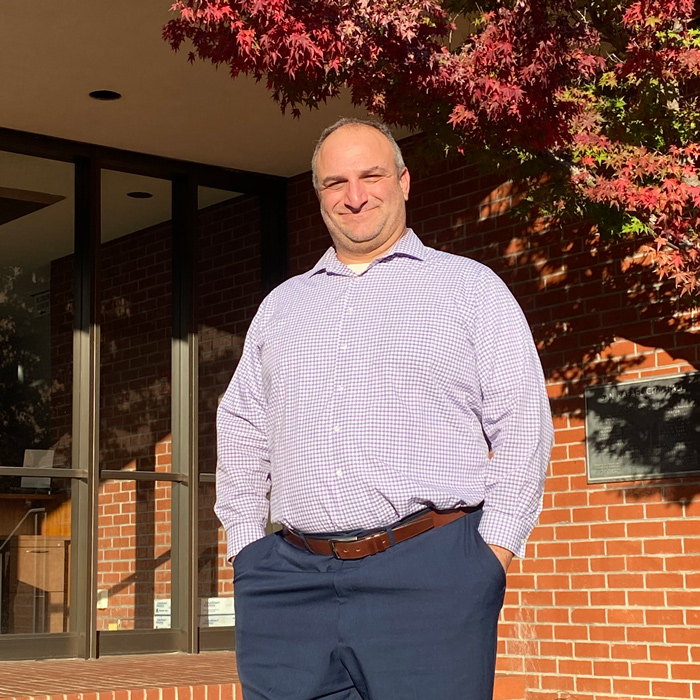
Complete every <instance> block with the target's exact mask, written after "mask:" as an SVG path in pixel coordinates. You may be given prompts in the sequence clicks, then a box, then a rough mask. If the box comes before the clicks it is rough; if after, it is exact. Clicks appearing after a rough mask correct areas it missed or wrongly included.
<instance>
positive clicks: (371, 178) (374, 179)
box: [363, 175, 382, 185]
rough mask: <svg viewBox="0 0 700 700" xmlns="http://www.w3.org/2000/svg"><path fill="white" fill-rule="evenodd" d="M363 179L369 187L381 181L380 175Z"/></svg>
mask: <svg viewBox="0 0 700 700" xmlns="http://www.w3.org/2000/svg"><path fill="white" fill-rule="evenodd" d="M363 179H364V181H365V182H367V183H369V184H370V185H371V184H373V183H375V182H379V181H380V180H381V179H382V175H367V176H366V177H364V178H363Z"/></svg>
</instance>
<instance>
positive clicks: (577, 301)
mask: <svg viewBox="0 0 700 700" xmlns="http://www.w3.org/2000/svg"><path fill="white" fill-rule="evenodd" d="M409 167H411V170H412V176H413V181H412V190H411V197H410V200H409V214H408V216H409V225H410V226H412V227H413V228H414V230H415V231H416V232H417V233H418V235H419V236H420V237H421V238H422V240H423V241H424V242H425V243H426V244H427V245H430V246H433V247H437V248H441V249H443V250H448V251H450V252H453V253H457V254H462V255H467V256H469V257H472V258H474V259H476V260H479V261H481V262H483V263H485V264H487V265H488V266H489V267H491V268H492V269H494V270H495V271H496V272H497V273H498V274H499V275H500V276H501V277H502V278H503V279H504V280H505V281H506V282H507V284H508V285H509V287H510V288H511V290H512V291H513V292H514V294H515V296H516V297H517V298H518V300H519V302H520V304H521V305H522V307H523V309H524V311H525V313H526V315H527V317H528V319H529V321H530V323H531V325H532V328H533V332H534V335H535V338H536V340H537V342H538V346H539V349H540V352H541V357H542V362H543V366H544V368H545V372H546V374H547V380H548V385H549V393H550V397H551V400H552V409H553V415H554V421H555V427H556V445H555V447H554V451H553V453H552V461H551V466H550V469H549V480H548V483H547V489H546V494H545V500H544V511H543V514H542V516H541V518H540V524H539V525H538V527H537V528H536V529H535V531H534V533H533V536H532V538H531V541H530V544H529V545H528V556H527V558H525V559H524V560H522V561H519V560H516V561H515V562H514V564H513V566H512V568H511V570H510V572H509V577H508V578H509V581H508V591H507V594H506V603H505V607H504V610H503V613H502V621H501V626H500V642H499V649H500V656H499V662H498V681H497V686H496V698H497V699H499V698H500V700H506V699H507V698H508V699H510V698H513V699H516V700H517V699H520V700H525V698H527V700H602V699H603V698H606V699H608V698H615V700H625V699H628V698H629V699H631V698H635V699H640V700H641V699H642V698H655V699H656V700H658V699H660V698H677V697H680V698H700V498H699V496H698V494H699V492H700V477H698V476H695V477H691V476H688V477H685V478H675V479H670V478H666V479H652V480H647V481H635V482H616V483H607V484H589V483H588V481H587V476H586V457H585V454H586V453H585V445H584V440H585V430H584V401H583V390H584V388H585V387H586V386H587V385H589V384H593V383H611V382H615V381H622V382H624V381H627V380H632V379H638V378H644V377H652V376H657V375H659V376H663V375H673V374H678V373H683V372H689V371H693V370H695V369H696V368H698V366H699V365H700V357H699V356H698V339H699V330H700V322H699V319H698V314H697V313H695V314H693V313H692V312H690V311H685V310H684V309H683V304H681V303H680V302H679V301H678V300H677V299H676V298H675V295H674V293H673V289H672V288H671V286H670V285H668V284H662V285H659V284H657V279H656V277H655V276H654V274H653V273H652V272H651V271H650V270H649V268H648V267H647V266H646V265H645V264H644V261H643V259H642V258H641V257H640V256H639V255H637V254H636V253H635V250H634V249H633V248H632V247H630V246H626V245H624V244H618V245H612V246H611V245H605V244H604V243H603V242H601V241H600V240H598V238H597V237H596V235H595V232H594V231H593V230H591V228H590V227H588V226H585V225H583V224H580V225H576V226H574V225H572V226H569V227H567V228H564V229H560V228H552V229H548V228H547V226H546V224H545V223H544V222H543V221H540V220H532V221H530V222H528V223H526V224H523V223H518V222H517V221H516V220H514V219H513V218H512V217H511V216H510V209H511V207H512V205H513V203H514V202H515V201H517V198H518V195H517V192H516V191H515V190H514V188H513V187H512V186H511V185H510V184H509V183H508V182H507V181H505V180H504V178H503V177H500V176H497V175H488V176H480V175H479V173H478V172H477V171H476V170H475V169H473V168H470V167H467V166H464V165H461V164H459V163H457V164H448V163H444V164H442V165H439V166H436V167H434V168H432V169H431V170H430V171H428V170H426V169H425V168H423V169H421V168H420V167H412V165H411V162H410V158H409ZM289 198H290V199H289V226H290V232H289V234H290V274H296V273H299V272H302V271H304V270H306V269H308V268H309V267H311V266H312V265H313V263H314V262H315V261H316V259H317V258H318V257H319V256H320V255H321V254H322V253H323V251H324V250H325V249H326V248H327V246H328V244H329V239H328V237H327V234H326V233H325V231H324V229H323V226H322V223H321V220H320V216H319V214H318V203H317V201H316V198H315V195H314V193H313V190H312V188H311V184H310V176H309V175H308V174H305V175H303V176H299V177H297V178H294V179H292V180H291V181H290V186H289Z"/></svg>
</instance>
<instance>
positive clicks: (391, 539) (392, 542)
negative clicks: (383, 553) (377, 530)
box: [386, 527, 396, 547]
mask: <svg viewBox="0 0 700 700" xmlns="http://www.w3.org/2000/svg"><path fill="white" fill-rule="evenodd" d="M386 534H387V535H388V536H389V545H390V546H391V547H393V546H394V545H395V544H396V540H395V539H394V530H393V529H392V528H391V527H388V528H387V529H386Z"/></svg>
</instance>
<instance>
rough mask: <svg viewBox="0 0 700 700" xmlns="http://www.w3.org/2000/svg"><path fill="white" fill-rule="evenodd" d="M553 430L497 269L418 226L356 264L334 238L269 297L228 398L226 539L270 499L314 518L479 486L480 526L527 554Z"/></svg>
mask: <svg viewBox="0 0 700 700" xmlns="http://www.w3.org/2000/svg"><path fill="white" fill-rule="evenodd" d="M552 433H553V430H552V420H551V414H550V409H549V404H548V401H547V396H546V392H545V386H544V379H543V374H542V368H541V366H540V362H539V359H538V357H537V352H536V349H535V346H534V343H533V341H532V336H531V333H530V329H529V327H528V324H527V322H526V320H525V318H524V316H523V314H522V311H521V310H520V307H519V306H518V304H517V302H516V301H515V299H514V298H513V296H512V295H511V294H510V292H509V291H508V289H507V288H506V286H505V285H504V284H503V282H502V281H501V280H500V279H499V278H498V277H497V276H496V275H495V274H494V273H493V272H491V271H490V270H489V269H488V268H487V267H485V266H483V265H481V264H479V263H477V262H474V261H473V260H469V259H467V258H463V257H460V256H456V255H450V254H449V253H444V252H440V251H437V250H434V249H432V248H427V247H425V246H424V245H423V244H422V243H421V242H420V240H419V239H418V237H417V236H416V235H415V234H414V233H413V231H411V230H410V229H409V230H408V231H407V233H406V235H404V236H403V238H401V239H400V240H399V241H398V242H397V244H396V245H395V246H394V248H393V249H392V250H391V251H389V252H388V253H387V254H386V255H384V256H383V257H381V258H377V259H376V260H374V261H373V262H372V264H371V265H370V266H369V267H368V268H367V269H366V270H365V271H364V272H363V273H362V274H360V275H356V274H355V273H353V272H352V271H351V270H350V269H349V268H348V267H346V266H345V265H344V264H343V263H341V262H339V261H338V259H337V257H336V255H335V251H334V250H333V248H330V249H329V250H328V251H327V252H326V253H325V255H324V256H323V257H322V258H321V260H320V261H319V262H318V263H317V264H316V266H315V267H314V268H313V269H312V270H310V271H309V272H306V273H305V274H302V275H298V276H297V277H294V278H292V279H290V280H287V281H286V282H284V283H283V284H282V285H280V286H279V287H278V288H277V289H275V290H274V291H273V292H272V293H271V294H270V295H269V296H268V297H267V298H266V299H265V300H264V301H263V303H262V304H261V306H260V309H259V310H258V312H257V314H256V316H255V318H254V320H253V322H252V324H251V326H250V329H249V331H248V335H247V337H246V341H245V346H244V350H243V355H242V357H241V360H240V362H239V364H238V367H237V369H236V372H235V374H234V376H233V379H232V380H231V383H230V385H229V387H228V390H227V391H226V393H225V395H224V397H223V399H222V401H221V404H220V406H219V412H218V467H217V503H216V512H217V514H218V516H219V518H220V519H221V522H222V523H223V525H224V527H225V528H226V531H227V533H228V554H229V556H233V555H234V554H236V553H237V552H238V551H239V550H240V549H241V548H242V547H244V546H245V545H246V544H248V543H250V542H252V541H253V540H256V539H257V538H259V537H262V536H263V534H264V530H265V524H266V520H267V517H268V507H269V509H270V516H271V519H272V521H273V522H276V523H281V524H283V525H287V526H289V527H291V528H294V529H296V530H298V531H301V532H305V533H314V532H316V533H318V532H338V531H345V530H353V529H366V528H374V527H382V526H385V525H390V524H392V523H394V522H396V521H397V520H399V519H401V518H403V517H405V516H407V515H409V514H411V513H413V512H415V511H418V510H421V509H423V508H425V507H427V506H432V507H434V508H438V509H443V508H454V507H458V506H470V505H476V504H478V503H480V502H481V501H484V514H483V517H482V520H481V525H480V528H479V529H480V532H481V535H482V537H483V538H484V540H486V542H488V543H489V544H497V545H501V546H502V547H506V548H507V549H509V550H511V551H512V552H515V553H516V554H518V555H519V556H523V555H524V552H525V542H526V540H527V538H528V536H529V534H530V532H531V530H532V528H533V527H534V525H535V522H536V520H537V516H538V514H539V512H540V510H541V507H542V492H543V488H544V476H545V471H546V466H547V462H548V460H549V454H550V449H551V444H552ZM490 452H491V453H492V456H491V457H490V456H489V453H490ZM270 487H271V488H270ZM268 494H269V499H270V500H269V503H268V498H267V497H268Z"/></svg>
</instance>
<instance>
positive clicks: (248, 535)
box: [226, 523, 265, 561]
mask: <svg viewBox="0 0 700 700" xmlns="http://www.w3.org/2000/svg"><path fill="white" fill-rule="evenodd" d="M261 537H265V528H264V527H262V526H260V525H256V524H255V523H241V524H239V525H235V526H233V527H232V528H231V529H229V530H227V531H226V555H227V558H228V560H229V561H231V557H235V556H236V554H238V552H240V551H241V550H242V549H243V547H245V546H246V545H249V544H250V543H251V542H255V540H259V539H260V538H261Z"/></svg>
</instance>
